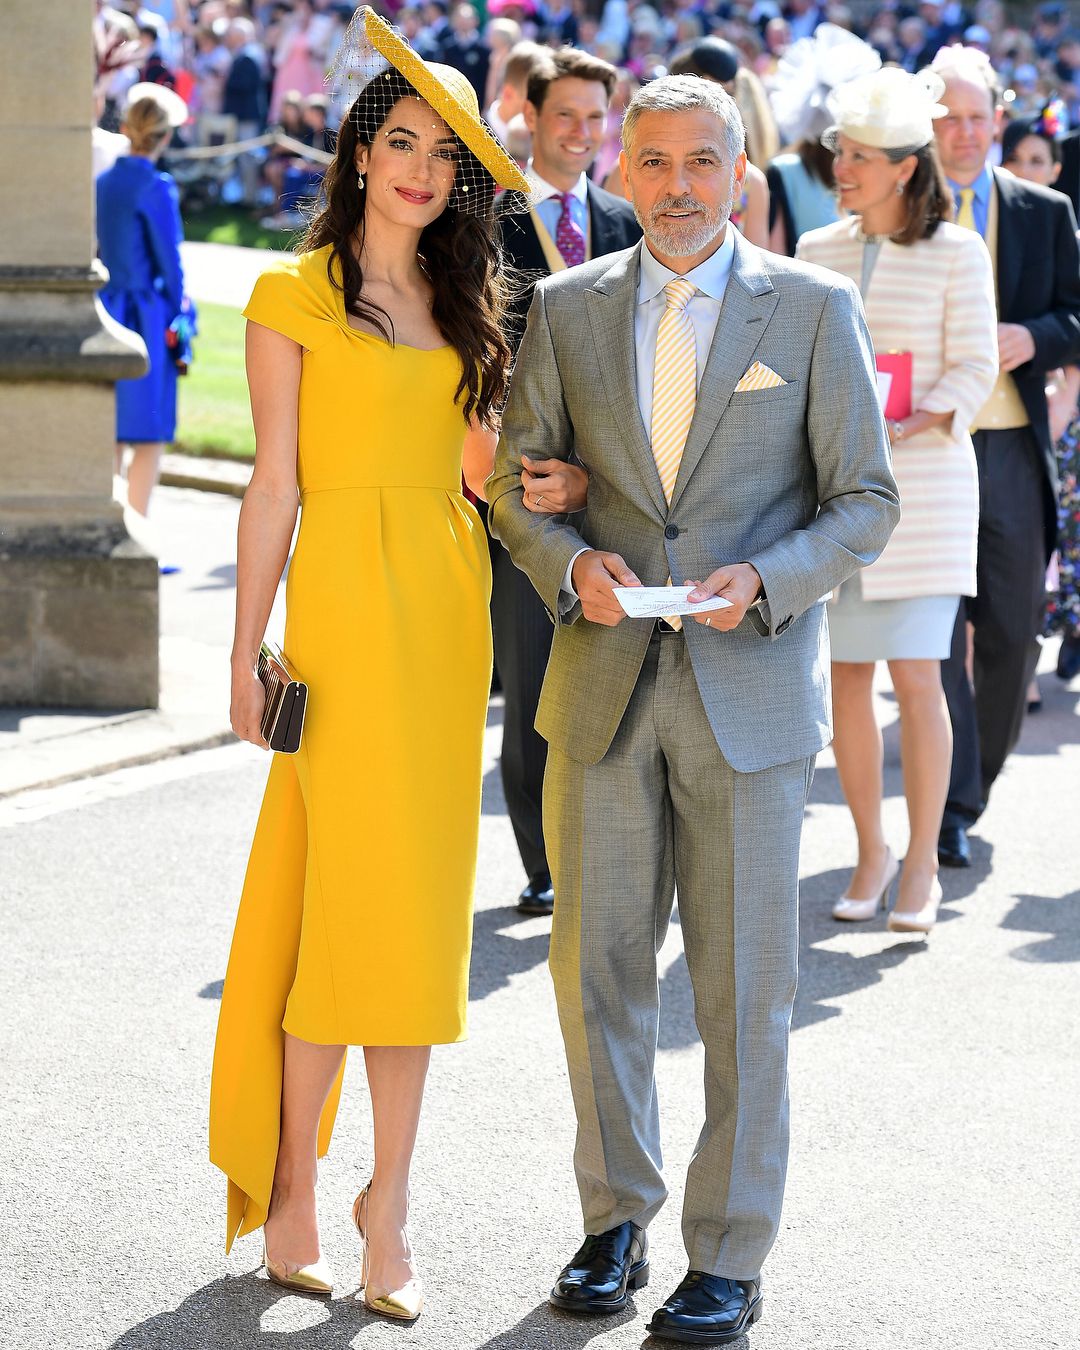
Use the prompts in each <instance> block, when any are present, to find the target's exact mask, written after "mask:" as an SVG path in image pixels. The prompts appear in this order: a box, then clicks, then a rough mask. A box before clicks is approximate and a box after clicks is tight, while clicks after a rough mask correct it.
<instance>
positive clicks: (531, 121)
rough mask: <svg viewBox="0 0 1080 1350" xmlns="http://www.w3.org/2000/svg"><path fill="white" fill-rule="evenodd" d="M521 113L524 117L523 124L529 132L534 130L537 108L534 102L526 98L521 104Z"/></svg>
mask: <svg viewBox="0 0 1080 1350" xmlns="http://www.w3.org/2000/svg"><path fill="white" fill-rule="evenodd" d="M521 115H522V117H524V119H525V125H526V126H527V127H528V128H529V131H530V133H532V132H535V131H536V117H537V108H536V104H535V103H530V102H529V100H528V99H526V100H525V102H524V103H523V104H522V105H521Z"/></svg>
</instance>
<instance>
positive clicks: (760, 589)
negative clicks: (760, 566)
mask: <svg viewBox="0 0 1080 1350" xmlns="http://www.w3.org/2000/svg"><path fill="white" fill-rule="evenodd" d="M742 565H743V567H749V569H750V571H751V572H753V574H754V576H755V577H757V590H756V591H755V592H754V598H753V599H752V600H751V601H750V603H751V604H752V605H756V604H757V603H758V601H759V600H764V599H765V583H764V582H763V581H762V579H761V573H760V572H759V571H758V570H757V568H756V567H755V566H754V564H753V563H752V562H744V563H743V564H742Z"/></svg>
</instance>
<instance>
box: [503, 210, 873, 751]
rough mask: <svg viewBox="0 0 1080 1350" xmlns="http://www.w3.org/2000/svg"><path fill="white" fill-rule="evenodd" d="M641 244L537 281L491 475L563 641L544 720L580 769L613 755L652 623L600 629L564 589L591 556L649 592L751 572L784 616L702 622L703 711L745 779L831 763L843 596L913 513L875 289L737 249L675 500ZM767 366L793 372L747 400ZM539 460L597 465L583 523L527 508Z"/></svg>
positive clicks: (542, 710) (765, 613) (513, 546)
mask: <svg viewBox="0 0 1080 1350" xmlns="http://www.w3.org/2000/svg"><path fill="white" fill-rule="evenodd" d="M642 247H643V245H641V244H638V245H636V246H635V247H634V248H632V249H630V250H628V251H627V252H625V253H619V254H615V255H613V256H609V257H606V258H599V259H596V260H594V261H593V262H590V263H586V264H585V265H584V266H582V267H574V268H571V269H570V270H568V271H566V272H561V273H559V274H557V275H556V276H553V277H550V278H547V279H545V280H543V281H541V282H540V283H539V285H538V286H537V288H536V296H535V298H534V300H533V303H532V308H531V309H530V311H529V321H528V326H527V329H526V333H525V337H524V340H523V342H522V345H521V350H520V353H519V355H518V361H517V367H516V369H515V372H514V377H513V381H512V383H511V388H510V397H509V401H508V403H507V407H506V412H505V415H504V417H503V425H502V436H501V438H500V441H499V449H498V453H497V455H496V460H495V470H494V473H493V474H492V476H491V479H490V480H489V482H488V490H487V496H488V502H489V504H490V516H489V520H490V523H491V526H492V530H493V533H494V534H496V535H497V536H498V537H499V538H500V539H501V540H502V541H503V543H504V544H505V545H506V547H507V548H508V549H509V550H510V555H511V557H512V558H513V560H514V562H515V563H516V564H517V566H518V567H520V568H521V569H522V570H523V571H524V572H526V573H527V575H528V576H529V578H530V580H531V581H532V583H533V585H534V586H535V587H536V589H537V591H538V592H539V593H540V596H541V598H542V599H543V601H544V603H545V605H546V606H547V608H548V610H549V612H550V613H551V614H552V616H553V618H554V621H555V624H556V632H555V638H554V643H553V645H552V650H551V659H550V661H549V663H548V670H547V677H546V679H545V681H544V688H543V693H542V695H541V698H540V705H539V710H538V713H537V718H536V729H537V730H538V731H539V732H540V734H541V735H542V736H544V737H545V739H546V740H547V741H548V742H549V743H550V744H552V745H554V746H557V747H558V748H559V749H560V750H562V751H564V752H565V753H566V754H568V755H570V756H572V757H573V758H575V759H577V760H579V761H581V762H583V763H586V764H594V763H596V762H597V761H599V760H600V759H601V758H602V757H603V756H604V754H605V753H606V751H607V749H608V746H609V745H610V744H611V739H612V737H613V736H614V734H615V731H616V729H617V728H618V725H619V722H620V720H621V719H622V715H623V713H624V711H625V709H626V705H627V702H628V701H629V698H630V694H631V692H632V690H633V688H634V684H635V682H636V680H637V678H638V673H639V671H640V669H641V664H642V661H643V660H644V657H645V651H646V648H647V647H648V644H649V639H650V636H651V633H652V628H653V624H652V622H651V621H649V620H643V619H636V620H631V619H625V620H624V621H623V622H622V623H621V624H619V625H618V626H617V627H615V628H606V627H604V626H603V625H600V624H594V623H589V622H588V621H587V620H586V619H584V618H583V617H582V614H581V606H580V605H579V604H574V605H572V606H569V607H568V606H567V605H566V598H565V596H564V597H561V598H560V586H561V583H562V579H563V574H564V573H565V571H566V567H567V564H568V563H569V561H570V559H571V557H572V556H573V555H574V554H575V553H576V552H577V551H578V550H579V549H581V548H582V547H590V548H599V549H606V550H610V551H612V552H615V553H618V554H621V556H622V557H623V558H625V559H626V561H627V563H628V564H629V565H630V567H632V568H633V570H634V571H635V572H636V573H637V575H638V576H639V577H640V578H641V580H642V582H644V583H645V584H646V585H652V586H660V585H663V584H664V582H665V581H666V580H667V578H668V576H669V575H670V577H671V578H672V580H673V581H674V582H675V584H676V585H678V584H679V583H680V582H684V581H685V580H686V579H687V578H693V579H695V580H704V579H705V577H706V576H707V575H708V574H709V573H710V572H712V571H713V570H714V569H715V568H716V567H718V566H720V565H721V564H723V563H732V562H751V563H753V565H754V566H755V567H756V568H757V570H758V572H759V573H760V574H761V579H762V582H763V584H764V587H765V592H766V596H767V601H768V603H767V605H766V606H765V607H764V608H763V609H762V610H761V611H758V610H751V611H750V612H749V613H748V615H747V617H746V618H745V619H744V620H743V622H742V623H741V624H739V626H738V627H737V628H736V629H735V630H734V631H732V632H730V633H716V632H713V631H711V630H710V629H707V628H705V627H703V626H701V625H699V624H696V623H693V622H690V623H687V624H686V625H685V626H684V633H685V641H686V642H687V644H688V646H689V649H690V656H691V660H692V662H693V666H694V674H695V676H696V678H697V684H698V689H699V690H700V693H701V699H702V702H703V704H704V706H705V710H706V713H707V714H708V718H709V722H710V724H711V726H712V729H713V733H714V734H715V736H716V741H717V744H718V745H719V747H720V749H721V751H722V752H723V754H724V756H725V758H726V759H727V760H728V762H729V763H730V764H731V765H732V767H733V768H735V769H737V770H739V771H740V772H753V771H756V770H759V769H764V768H768V767H769V766H771V765H774V764H783V763H787V762H789V761H791V760H793V759H799V758H803V757H805V756H808V755H812V754H815V753H816V752H817V751H819V750H821V749H823V748H824V747H825V746H826V745H828V743H829V741H830V740H831V737H832V728H831V709H830V698H829V679H828V664H829V646H828V627H827V623H826V617H825V604H824V599H823V597H825V596H827V595H828V594H829V592H830V591H832V590H833V589H834V588H835V587H836V586H838V585H839V584H840V582H841V581H843V580H844V578H845V577H847V576H849V575H850V574H851V573H853V572H854V571H855V570H856V569H857V568H859V567H865V566H866V565H867V564H868V563H870V562H872V561H873V560H874V559H875V558H876V557H877V555H878V554H879V553H880V552H881V550H882V549H883V548H884V547H885V543H886V541H887V540H888V538H889V534H890V533H891V531H892V529H893V527H894V526H895V524H896V521H897V520H898V519H899V499H898V496H897V490H896V483H895V481H894V479H893V476H892V471H891V467H890V455H889V443H888V438H887V436H886V434H885V427H884V423H883V421H882V417H881V413H880V411H879V407H878V399H877V385H876V377H875V373H874V358H873V352H872V348H871V345H870V337H869V334H868V333H867V330H866V324H865V321H864V319H863V313H862V306H861V303H860V301H859V296H858V292H857V291H856V289H855V287H854V286H853V285H852V284H851V283H850V282H849V281H847V280H846V279H845V278H842V277H839V276H838V275H837V274H836V273H833V272H827V271H825V270H824V269H819V268H814V267H810V266H807V265H806V264H803V263H794V262H791V261H790V260H789V259H786V258H780V257H777V256H775V255H773V254H770V253H765V252H763V251H762V250H760V249H757V248H755V247H754V246H753V245H751V244H748V243H746V241H745V240H743V239H742V237H741V236H739V235H736V237H735V259H734V264H733V267H732V272H731V278H730V281H729V282H728V287H727V291H726V294H725V296H724V302H723V305H722V307H721V311H720V319H719V322H718V323H717V326H716V334H715V337H714V339H713V344H712V348H711V350H710V353H709V359H708V364H707V365H706V367H705V371H704V374H703V377H702V380H701V386H700V390H699V394H698V402H697V408H696V410H695V414H694V420H693V423H692V425H691V427H690V432H689V435H688V436H687V440H686V447H685V450H684V453H683V459H682V464H681V466H680V469H679V475H678V479H677V481H676V484H675V490H674V493H673V495H672V500H671V505H670V507H669V506H668V504H667V503H666V502H665V500H664V494H663V492H662V490H661V487H660V479H659V475H658V474H657V471H656V465H655V462H654V460H653V457H652V451H651V449H650V446H649V437H648V434H647V433H646V430H645V428H644V427H643V426H642V423H641V417H640V414H639V412H638V403H637V390H636V366H635V350H634V313H635V308H636V304H637V285H638V271H639V259H640V253H639V250H640V249H641V248H642ZM755 360H758V361H761V362H762V363H763V364H765V365H768V366H770V367H771V368H772V369H773V370H774V371H776V372H777V374H779V375H780V376H782V377H783V379H785V380H786V381H787V383H786V384H784V385H782V386H778V387H775V388H772V389H759V390H756V391H751V392H744V393H736V392H735V386H736V385H737V384H738V383H739V381H740V379H741V378H742V376H743V375H744V374H745V372H746V370H747V368H748V367H749V366H750V365H751V364H752V363H753V362H754V361H755ZM522 453H525V454H530V455H533V456H538V457H557V458H559V459H566V458H568V457H569V455H570V454H571V453H574V454H576V455H577V457H578V459H580V461H581V462H582V463H583V464H584V465H585V467H586V469H588V471H589V474H590V479H589V501H588V506H587V508H586V510H585V511H584V513H582V514H580V515H578V516H575V517H574V520H573V523H570V522H569V521H568V519H567V518H566V517H560V516H541V515H534V514H533V513H532V512H530V511H528V510H526V508H525V507H524V505H523V504H522V500H521V495H522V493H521V485H520V481H519V478H518V475H519V473H520V470H521V464H520V455H521V454H522Z"/></svg>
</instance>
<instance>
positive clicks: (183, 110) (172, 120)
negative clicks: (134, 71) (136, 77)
mask: <svg viewBox="0 0 1080 1350" xmlns="http://www.w3.org/2000/svg"><path fill="white" fill-rule="evenodd" d="M144 98H149V99H153V101H154V102H155V103H156V104H157V105H158V107H159V108H160V109H161V111H162V112H163V113H164V114H165V116H166V117H167V118H168V119H169V126H171V127H173V128H174V129H175V128H176V127H182V126H183V125H184V123H185V122H186V121H187V120H188V105H187V104H186V103H185V102H184V100H183V99H182V98H181V97H180V95H179V94H178V93H176V91H175V90H173V89H170V88H168V86H167V85H164V84H151V83H150V82H149V81H147V80H144V81H143V82H142V83H141V84H133V85H132V86H131V88H130V89H129V90H128V96H127V98H126V100H125V102H124V106H125V107H127V108H130V107H131V105H132V104H133V103H138V102H139V100H140V99H144Z"/></svg>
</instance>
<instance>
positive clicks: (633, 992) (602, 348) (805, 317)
mask: <svg viewBox="0 0 1080 1350" xmlns="http://www.w3.org/2000/svg"><path fill="white" fill-rule="evenodd" d="M623 146H624V153H623V157H622V164H623V174H624V179H625V182H626V185H627V189H628V195H629V196H630V199H631V201H632V202H633V205H634V209H635V212H636V214H637V217H638V220H639V222H640V224H641V226H642V229H643V230H644V233H645V241H644V243H643V244H639V245H637V246H635V247H634V248H632V249H630V250H629V251H627V252H624V253H620V254H615V255H613V256H610V257H607V258H601V259H597V260H596V261H594V262H591V263H586V264H585V265H584V266H582V267H576V268H571V269H570V270H568V271H566V272H562V273H560V274H558V275H556V276H553V277H551V278H548V279H545V280H543V281H541V282H540V283H539V285H538V286H537V290H536V297H535V299H534V301H533V304H532V308H531V310H530V314H529V322H528V327H527V331H526V334H525V338H524V341H523V343H522V346H521V350H520V355H519V357H518V363H517V368H516V371H515V374H514V379H513V383H512V387H511V393H510V399H509V403H508V405H507V409H506V413H505V416H504V419H503V429H502V437H501V440H500V443H499V451H498V455H497V458H496V465H495V472H494V474H493V475H492V478H491V480H490V481H489V484H488V501H489V502H490V504H491V522H492V526H493V530H494V532H495V533H496V534H497V535H498V536H499V538H501V539H502V541H503V542H504V543H505V544H506V546H507V548H508V549H509V550H510V554H511V556H512V557H513V559H514V562H515V563H516V564H517V565H518V567H520V568H522V570H523V571H525V572H526V573H527V574H528V576H529V578H530V579H531V581H532V583H533V585H534V586H535V587H536V589H537V591H538V592H539V593H540V596H541V597H542V599H543V600H544V603H545V605H546V606H547V608H548V610H549V612H550V614H551V615H552V617H553V621H554V623H555V638H554V643H553V647H552V653H551V660H550V663H549V665H548V671H547V678H546V680H545V683H544V689H543V694H542V697H541V700H540V706H539V712H538V715H537V723H536V725H537V729H538V730H539V731H540V733H541V734H542V735H543V736H544V737H545V739H546V740H547V741H548V745H549V751H548V766H547V777H546V781H545V790H544V825H545V833H546V835H547V838H548V841H549V847H550V851H551V861H552V866H553V875H554V882H555V895H556V904H555V917H554V925H553V930H552V942H551V970H552V975H553V978H554V982H555V991H556V996H557V999H558V1005H559V1017H560V1021H561V1024H562V1031H563V1038H564V1041H565V1044H566V1052H567V1059H568V1062H569V1069H570V1080H571V1087H572V1090H573V1095H574V1103H575V1107H576V1110H577V1117H578V1135H577V1147H576V1150H575V1155H574V1163H575V1169H576V1172H577V1180H578V1187H579V1190H580V1194H581V1202H582V1209H583V1213H584V1226H585V1232H586V1239H585V1243H584V1245H583V1246H582V1247H581V1249H580V1250H579V1251H578V1253H577V1254H576V1255H575V1256H574V1258H573V1259H572V1260H571V1262H570V1263H569V1265H567V1266H566V1267H565V1268H564V1270H563V1271H562V1273H561V1274H560V1276H559V1278H558V1280H557V1282H556V1284H555V1287H554V1289H553V1290H552V1294H551V1298H552V1302H554V1303H555V1304H556V1305H557V1306H559V1307H561V1308H565V1309H569V1310H572V1311H580V1312H585V1313H605V1312H616V1311H618V1310H619V1309H621V1308H622V1307H624V1306H625V1304H626V1301H627V1290H628V1289H634V1288H639V1287H640V1286H642V1285H643V1284H645V1283H646V1281H647V1278H648V1248H647V1238H646V1235H645V1230H646V1228H647V1226H648V1224H649V1221H650V1220H651V1219H652V1217H653V1216H654V1215H655V1214H656V1212H657V1211H658V1210H659V1208H660V1206H661V1205H662V1204H663V1202H664V1199H665V1197H666V1194H667V1192H666V1190H665V1187H664V1182H663V1179H662V1176H661V1170H660V1168H661V1159H660V1140H659V1122H658V1113H657V1100H656V1088H655V1082H654V1077H653V1066H654V1059H655V1053H656V1042H657V1025H658V1014H659V997H658V989H657V971H656V952H657V951H658V950H659V947H660V945H661V943H662V942H663V940H664V933H665V931H666V928H667V924H668V919H669V916H670V912H671V905H672V900H673V896H674V892H675V890H676V888H677V889H678V896H679V912H680V917H681V922H682V932H683V939H684V944H685V949H686V960H687V965H688V967H689V971H690V977H691V980H692V983H693V988H694V1001H695V1015H696V1020H697V1026H698V1030H699V1032H700V1034H701V1037H702V1040H703V1042H704V1045H705V1097H706V1123H705V1126H704V1128H703V1130H702V1132H701V1137H700V1139H699V1141H698V1146H697V1149H696V1151H695V1154H694V1158H693V1161H692V1162H691V1164H690V1169H689V1174H688V1176H687V1183H686V1197H685V1204H684V1207H683V1236H684V1240H685V1243H686V1249H687V1253H688V1256H689V1266H690V1269H689V1273H688V1275H687V1276H686V1278H685V1279H684V1280H683V1282H682V1283H681V1284H680V1285H679V1287H678V1289H677V1290H676V1291H675V1293H674V1294H673V1295H672V1296H671V1298H669V1299H668V1300H667V1302H666V1303H665V1304H664V1305H663V1306H662V1307H661V1308H660V1309H659V1310H658V1311H657V1312H656V1313H655V1314H654V1316H653V1319H652V1321H651V1323H650V1325H649V1329H650V1330H651V1331H652V1332H653V1334H654V1335H657V1336H660V1337H666V1338H668V1339H672V1340H677V1341H685V1342H689V1343H693V1344H719V1343H721V1342H723V1341H727V1340H733V1339H735V1338H736V1337H737V1336H739V1335H741V1334H742V1332H743V1331H744V1330H745V1329H746V1328H747V1327H748V1326H749V1325H750V1323H751V1322H753V1321H755V1320H756V1318H757V1317H758V1316H759V1314H760V1311H761V1294H760V1287H759V1280H760V1272H761V1267H762V1263H763V1261H764V1259H765V1256H766V1254H767V1252H768V1251H769V1248H770V1246H771V1245H772V1242H773V1239H774V1237H775V1235H776V1231H777V1226H778V1223H779V1217H780V1207H781V1201H782V1197H783V1189H784V1177H785V1171H786V1158H787V1134H788V1130H787V1117H788V1108H787V1040H788V1030H789V1027H790V1020H791V1008H792V1003H793V1000H794V995H795V981H796V969H797V960H798V934H797V905H798V862H799V835H800V830H801V825H802V815H803V808H804V806H805V802H806V793H807V790H808V787H809V784H810V779H811V776H812V772H813V763H814V756H815V755H816V754H817V752H818V751H819V750H821V749H822V747H823V746H825V745H827V744H828V742H829V739H830V735H831V731H830V725H829V717H830V710H829V698H828V689H827V672H828V661H829V653H828V638H827V627H826V620H825V605H824V603H823V597H824V596H826V595H827V594H828V593H829V592H830V591H831V590H832V589H833V588H834V587H836V586H838V585H839V584H840V582H841V581H843V580H844V578H845V577H847V576H849V575H850V574H851V573H852V572H854V571H855V570H856V568H858V567H861V566H866V564H868V563H870V562H871V561H873V559H874V558H876V557H877V555H878V554H879V553H880V552H881V550H882V548H883V547H884V545H885V543H886V541H887V539H888V537H889V534H890V532H891V530H892V528H893V526H894V525H895V523H896V520H897V518H898V515H899V503H898V500H897V495H896V484H895V482H894V480H893V477H892V473H891V470H890V462H889V451H888V442H887V439H886V436H885V429H884V425H883V422H882V418H881V414H880V411H879V408H878V402H877V393H876V380H875V374H874V361H873V355H872V351H871V346H870V340H869V337H868V334H867V331H866V326H865V323H864V320H863V316H862V310H861V306H860V303H859V299H858V295H857V292H856V290H855V288H854V287H853V286H852V285H851V284H850V283H849V282H848V281H846V280H845V279H842V278H840V277H838V276H836V275H835V274H833V273H826V272H824V271H819V270H816V269H813V268H810V267H807V266H805V265H802V264H799V263H793V262H790V261H788V260H787V259H781V258H777V257H774V256H772V255H771V254H766V253H763V252H761V251H759V250H758V249H756V248H753V247H752V246H750V245H749V244H747V243H746V242H745V241H744V240H743V239H742V238H741V237H740V236H739V235H738V233H737V232H736V231H735V230H734V229H733V228H732V227H730V226H729V225H728V217H729V214H730V211H731V205H732V202H733V201H735V200H738V194H739V190H740V184H741V182H742V177H743V174H744V172H745V166H746V156H745V154H744V151H743V147H744V134H743V127H742V123H741V121H740V119H739V114H738V111H737V109H736V106H735V103H734V101H733V100H732V99H731V98H729V97H728V95H727V94H725V93H724V92H723V91H722V90H721V89H719V88H718V87H717V86H715V85H712V84H708V83H706V82H705V81H702V80H700V79H697V78H696V77H694V76H671V77H666V78H663V79H660V80H656V81H654V82H653V83H651V84H649V85H647V86H646V87H645V88H644V89H643V90H641V92H640V93H638V94H637V95H635V97H634V99H633V101H632V103H631V105H630V108H629V110H628V112H627V114H626V119H625V121H624V124H623ZM680 390H681V391H683V392H682V393H680ZM687 399H688V400H689V405H690V406H689V407H686V406H685V405H686V402H687ZM572 451H573V452H574V453H575V454H576V455H577V457H578V459H579V461H580V462H581V463H583V464H584V465H585V467H586V468H587V470H588V471H589V474H590V481H589V500H588V506H587V508H586V511H585V514H584V517H583V519H581V520H580V521H579V523H578V527H577V528H574V527H573V526H572V525H571V524H569V523H568V521H567V520H566V518H562V517H554V516H545V515H542V514H535V513H534V511H533V507H535V505H536V503H535V502H534V501H533V500H531V497H532V490H530V492H528V493H526V492H525V491H524V490H523V483H522V478H521V469H522V462H523V461H522V456H523V455H527V456H530V457H535V458H546V457H553V456H557V457H559V458H564V459H565V458H566V457H567V456H569V454H570V453H571V452H572ZM526 497H528V498H529V500H526ZM668 580H671V581H672V582H674V583H675V584H693V585H694V586H695V587H696V588H697V589H696V592H695V593H694V594H693V595H692V596H691V599H695V598H696V599H699V600H700V599H703V598H706V597H708V596H712V595H718V596H721V597H723V598H724V599H726V600H728V601H729V602H730V604H729V606H728V607H727V608H724V609H720V610H715V609H713V610H709V611H700V610H699V611H698V612H697V613H695V614H693V615H692V616H688V617H687V618H686V619H684V620H682V621H680V620H679V619H678V618H677V617H676V616H675V615H674V614H672V615H671V616H669V620H664V619H661V620H652V619H649V620H646V619H630V618H627V617H625V615H624V611H623V609H622V607H621V605H620V603H619V600H618V598H617V597H616V595H615V594H614V588H615V587H616V586H618V585H620V584H622V585H626V586H636V585H639V584H642V583H644V584H647V585H653V586H662V585H664V584H665V582H667V581H668ZM699 582H701V584H700V585H698V583H699Z"/></svg>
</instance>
